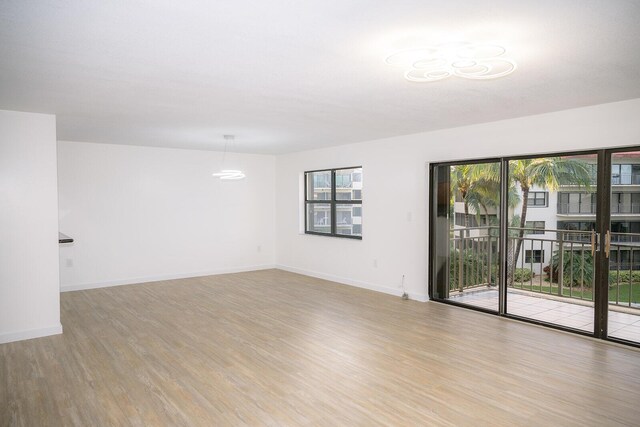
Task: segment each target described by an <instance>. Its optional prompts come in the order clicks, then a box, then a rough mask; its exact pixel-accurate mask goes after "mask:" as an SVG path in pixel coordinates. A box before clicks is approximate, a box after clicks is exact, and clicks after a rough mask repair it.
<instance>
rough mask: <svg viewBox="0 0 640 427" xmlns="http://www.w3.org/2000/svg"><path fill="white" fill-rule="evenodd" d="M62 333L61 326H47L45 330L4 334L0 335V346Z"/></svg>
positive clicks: (38, 329)
mask: <svg viewBox="0 0 640 427" xmlns="http://www.w3.org/2000/svg"><path fill="white" fill-rule="evenodd" d="M61 333H62V324H61V323H58V324H57V325H53V326H48V327H45V328H37V329H27V330H24V331H17V332H6V333H2V334H0V344H7V343H10V342H15V341H23V340H30V339H33V338H42V337H48V336H51V335H59V334H61Z"/></svg>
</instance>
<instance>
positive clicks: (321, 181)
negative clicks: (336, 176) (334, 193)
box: [307, 171, 331, 200]
mask: <svg viewBox="0 0 640 427" xmlns="http://www.w3.org/2000/svg"><path fill="white" fill-rule="evenodd" d="M307 200H331V171H320V172H307Z"/></svg>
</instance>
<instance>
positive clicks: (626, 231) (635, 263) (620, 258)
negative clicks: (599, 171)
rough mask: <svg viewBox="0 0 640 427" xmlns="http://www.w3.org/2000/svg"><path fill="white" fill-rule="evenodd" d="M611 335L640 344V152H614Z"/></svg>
mask: <svg viewBox="0 0 640 427" xmlns="http://www.w3.org/2000/svg"><path fill="white" fill-rule="evenodd" d="M607 162H608V164H609V165H610V167H611V185H610V198H611V200H610V210H611V214H610V216H609V221H608V222H609V229H608V230H607V233H606V235H605V239H604V240H605V248H604V252H605V257H607V258H608V263H607V264H608V267H609V274H608V282H609V283H608V286H607V288H608V292H607V320H608V322H607V333H608V336H609V337H611V338H615V339H620V340H625V341H631V342H634V343H640V151H611V152H610V153H608V160H607Z"/></svg>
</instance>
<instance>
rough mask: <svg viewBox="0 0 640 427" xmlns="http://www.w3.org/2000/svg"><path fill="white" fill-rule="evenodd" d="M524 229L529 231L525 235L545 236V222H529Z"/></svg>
mask: <svg viewBox="0 0 640 427" xmlns="http://www.w3.org/2000/svg"><path fill="white" fill-rule="evenodd" d="M524 227H525V228H526V229H527V230H525V234H544V228H545V225H544V221H527V222H525V225H524Z"/></svg>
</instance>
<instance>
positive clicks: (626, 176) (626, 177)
mask: <svg viewBox="0 0 640 427" xmlns="http://www.w3.org/2000/svg"><path fill="white" fill-rule="evenodd" d="M620 183H621V184H627V185H628V184H631V165H620Z"/></svg>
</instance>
